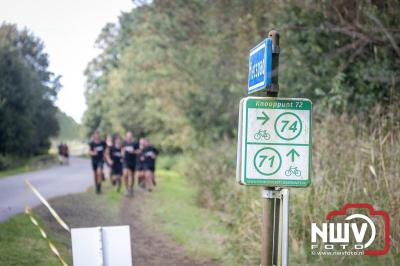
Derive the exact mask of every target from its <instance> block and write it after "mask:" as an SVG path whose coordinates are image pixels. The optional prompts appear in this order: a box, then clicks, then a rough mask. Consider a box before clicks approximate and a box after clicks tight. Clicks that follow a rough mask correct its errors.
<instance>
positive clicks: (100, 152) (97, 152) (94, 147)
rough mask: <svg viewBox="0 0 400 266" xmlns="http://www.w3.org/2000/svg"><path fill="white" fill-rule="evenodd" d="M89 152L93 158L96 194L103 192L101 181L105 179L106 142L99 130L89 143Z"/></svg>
mask: <svg viewBox="0 0 400 266" xmlns="http://www.w3.org/2000/svg"><path fill="white" fill-rule="evenodd" d="M89 147H90V150H89V154H90V157H91V159H92V168H93V173H94V182H95V185H96V194H100V193H101V182H102V179H103V162H104V151H105V149H106V143H105V142H104V141H103V140H101V137H100V133H99V131H97V130H96V131H95V132H94V133H93V135H92V141H91V142H90V143H89Z"/></svg>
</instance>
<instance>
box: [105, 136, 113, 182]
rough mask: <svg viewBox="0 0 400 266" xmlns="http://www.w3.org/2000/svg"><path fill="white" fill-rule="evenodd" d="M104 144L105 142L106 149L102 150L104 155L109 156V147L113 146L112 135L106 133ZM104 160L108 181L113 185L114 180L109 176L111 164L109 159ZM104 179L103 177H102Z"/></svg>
mask: <svg viewBox="0 0 400 266" xmlns="http://www.w3.org/2000/svg"><path fill="white" fill-rule="evenodd" d="M106 144H107V146H106V151H105V152H104V155H105V156H108V157H109V156H110V149H111V147H112V146H113V137H112V135H111V134H107V137H106ZM105 162H106V164H107V171H106V173H107V177H108V178H109V179H110V181H111V184H112V185H113V186H115V182H113V180H112V178H111V174H112V173H111V165H110V164H109V161H108V160H106V161H105ZM103 180H104V179H103Z"/></svg>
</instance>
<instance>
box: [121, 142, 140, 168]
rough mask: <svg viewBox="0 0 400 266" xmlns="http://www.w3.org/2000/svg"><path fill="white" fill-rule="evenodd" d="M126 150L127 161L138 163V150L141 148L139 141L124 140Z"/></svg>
mask: <svg viewBox="0 0 400 266" xmlns="http://www.w3.org/2000/svg"><path fill="white" fill-rule="evenodd" d="M122 146H123V147H124V150H125V157H124V159H125V161H126V162H130V163H136V153H135V152H136V151H137V150H138V149H139V143H137V142H126V141H125V142H124V143H123V145H122Z"/></svg>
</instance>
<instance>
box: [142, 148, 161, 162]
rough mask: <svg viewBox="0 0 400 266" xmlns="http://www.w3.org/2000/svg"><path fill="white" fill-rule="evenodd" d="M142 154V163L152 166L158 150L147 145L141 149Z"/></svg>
mask: <svg viewBox="0 0 400 266" xmlns="http://www.w3.org/2000/svg"><path fill="white" fill-rule="evenodd" d="M142 154H143V156H144V164H146V165H148V166H154V164H155V161H156V156H157V155H158V150H157V149H156V148H154V147H153V146H147V147H145V148H144V149H143V152H142Z"/></svg>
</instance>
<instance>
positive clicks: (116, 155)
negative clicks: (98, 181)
mask: <svg viewBox="0 0 400 266" xmlns="http://www.w3.org/2000/svg"><path fill="white" fill-rule="evenodd" d="M110 158H111V160H112V161H113V166H119V165H121V164H122V148H117V147H115V146H112V147H110Z"/></svg>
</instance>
